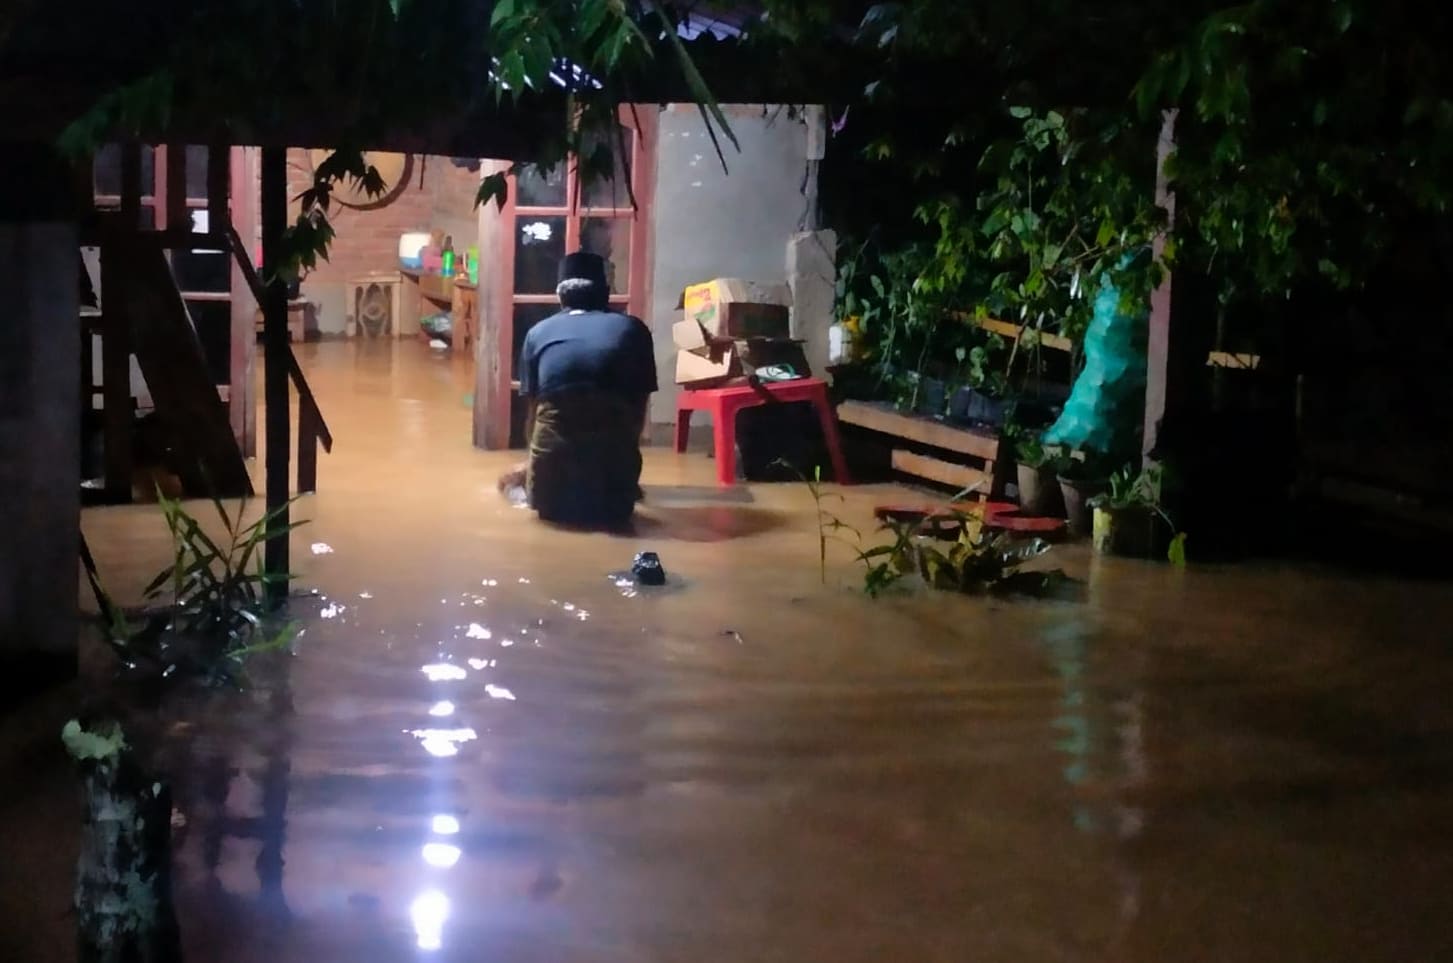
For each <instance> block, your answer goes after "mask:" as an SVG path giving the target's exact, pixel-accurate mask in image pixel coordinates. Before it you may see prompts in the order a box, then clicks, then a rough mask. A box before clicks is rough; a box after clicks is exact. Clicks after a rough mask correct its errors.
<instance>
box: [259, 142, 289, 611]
mask: <svg viewBox="0 0 1453 963" xmlns="http://www.w3.org/2000/svg"><path fill="white" fill-rule="evenodd" d="M287 220H288V155H287V150H286V148H282V147H264V148H263V149H262V252H263V263H264V264H265V265H266V266H267V268H266V270H265V272H264V277H265V278H266V279H267V288H266V290H265V293H264V297H263V304H262V314H263V335H262V338H263V366H264V367H263V418H264V422H265V425H266V431H267V458H266V469H267V510H268V512H270V513H272V512H276V513H277V515H276V516H275V518H274V525H275V526H279V527H286V526H287V524H288V508H287V504H288V497H289V478H288V458H289V448H290V446H289V444H288V437H289V431H290V428H291V424H290V418H291V415H290V413H289V411H288V375H289V371H288V362H289V356H290V355H291V351H290V349H289V348H288V290H287V286H286V284H285V283H284V282H283V279H282V276H281V275H280V274H279V272H278V266H279V265H280V264H281V263H282V260H283V251H282V240H283V232H284V231H285V230H286V229H287ZM288 548H289V544H288V535H287V534H286V533H283V534H281V535H275V536H273V537H271V538H269V539H267V543H266V545H265V547H264V549H263V564H264V567H265V568H266V570H267V572H268V573H269V574H271V575H273V576H277V577H278V580H277V581H273V582H269V583H268V597H269V599H270V600H271V601H272V602H273V604H275V605H280V604H282V603H283V602H284V601H286V599H287V595H288V583H287V581H286V580H285V579H284V578H282V576H285V575H286V574H287V572H288V567H289V561H288V555H289V551H288Z"/></svg>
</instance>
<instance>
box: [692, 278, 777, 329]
mask: <svg viewBox="0 0 1453 963" xmlns="http://www.w3.org/2000/svg"><path fill="white" fill-rule="evenodd" d="M791 303H792V291H791V289H790V288H788V286H787V285H786V284H784V283H781V282H767V281H745V280H742V279H741V278H717V279H715V280H713V281H707V282H706V283H704V284H693V285H691V286H690V287H688V288H687V289H686V291H685V293H684V294H683V295H682V296H681V304H682V307H684V308H685V310H686V318H687V320H689V321H695V322H697V323H698V324H700V325H701V326H702V328H704V329H705V331H706V333H707V334H708V335H711V336H713V337H718V338H785V337H787V334H788V331H789V330H790V325H789V310H788V306H789V305H791Z"/></svg>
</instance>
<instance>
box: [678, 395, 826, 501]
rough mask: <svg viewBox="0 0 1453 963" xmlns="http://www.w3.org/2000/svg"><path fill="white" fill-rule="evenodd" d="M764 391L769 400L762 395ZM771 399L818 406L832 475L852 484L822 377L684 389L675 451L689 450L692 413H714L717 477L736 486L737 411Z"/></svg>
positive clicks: (713, 431) (713, 429)
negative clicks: (687, 444) (830, 461)
mask: <svg viewBox="0 0 1453 963" xmlns="http://www.w3.org/2000/svg"><path fill="white" fill-rule="evenodd" d="M764 392H765V393H766V394H767V395H770V396H771V397H770V399H769V398H766V397H763V394H764ZM772 401H781V402H791V401H807V402H811V403H812V406H813V407H814V408H816V409H817V417H818V420H819V421H820V422H821V423H822V437H823V440H824V441H826V442H827V451H828V454H829V455H830V456H831V457H832V470H833V477H834V478H836V479H837V481H838V483H839V484H843V485H850V484H852V482H851V481H850V480H849V478H848V466H847V462H846V460H845V459H844V458H843V446H842V441H841V440H840V439H839V438H838V433H837V416H836V415H834V414H833V410H832V403H831V402H830V401H829V400H828V397H827V382H826V381H823V380H822V379H821V378H799V379H797V380H796V381H764V382H762V385H761V387H760V388H756V387H753V386H751V385H733V386H731V387H727V388H697V389H695V390H690V389H686V388H682V389H681V390H679V391H677V392H676V451H677V452H678V453H679V452H684V451H685V450H686V440H687V437H688V436H689V435H690V433H691V413H692V412H693V411H709V412H711V428H712V437H713V440H714V442H715V446H716V480H717V483H718V484H720V485H733V484H735V483H736V480H737V412H739V411H741V410H742V409H743V408H753V407H756V406H757V405H765V404H769V403H771V402H772Z"/></svg>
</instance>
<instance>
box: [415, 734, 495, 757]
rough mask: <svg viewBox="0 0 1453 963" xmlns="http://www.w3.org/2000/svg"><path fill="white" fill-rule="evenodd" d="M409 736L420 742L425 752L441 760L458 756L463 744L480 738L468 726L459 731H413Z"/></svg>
mask: <svg viewBox="0 0 1453 963" xmlns="http://www.w3.org/2000/svg"><path fill="white" fill-rule="evenodd" d="M409 735H411V736H413V737H414V738H415V739H417V740H419V745H421V746H423V748H424V751H425V752H427V753H428V754H429V755H431V756H437V757H439V758H441V759H442V758H446V757H448V756H455V755H458V754H459V746H460V744H461V743H465V742H473V741H474V740H475V739H478V738H479V734H478V733H477V732H475V731H474V730H473V729H471V728H469V727H467V726H464V727H461V728H458V729H412V730H410V731H409Z"/></svg>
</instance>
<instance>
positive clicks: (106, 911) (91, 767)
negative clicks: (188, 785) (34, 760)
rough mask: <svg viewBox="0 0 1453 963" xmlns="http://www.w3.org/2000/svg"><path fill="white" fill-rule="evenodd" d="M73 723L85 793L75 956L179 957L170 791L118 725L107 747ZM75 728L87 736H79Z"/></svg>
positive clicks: (124, 961) (161, 961)
mask: <svg viewBox="0 0 1453 963" xmlns="http://www.w3.org/2000/svg"><path fill="white" fill-rule="evenodd" d="M74 725H75V724H74V723H73V724H72V726H74ZM72 726H68V727H67V745H68V746H69V747H70V748H71V752H72V755H74V756H76V757H77V759H78V760H79V762H80V765H81V772H82V792H83V794H84V798H83V806H84V820H83V824H82V830H81V856H80V859H79V860H78V862H77V865H76V892H75V900H76V926H77V952H76V958H77V960H78V961H79V963H179V961H180V960H181V958H182V951H181V936H180V932H179V931H178V928H177V920H176V911H175V908H174V907H173V905H172V889H171V809H172V807H171V790H170V788H169V787H168V786H167V785H166V784H165V783H163V782H161V781H158V780H156V779H153V778H152V777H151V776H149V775H148V773H147V772H146V771H145V770H144V769H143V767H142V765H141V763H140V761H139V760H138V759H137V757H136V753H135V750H133V749H132V748H131V747H129V746H127V745H126V744H125V743H124V742H123V741H121V740H120V736H119V733H120V728H119V727H114V728H113V730H112V733H113V737H114V741H113V742H112V743H111V744H110V745H106V744H105V739H106V737H95V736H91V735H88V734H87V733H84V732H81V731H80V729H79V727H78V726H76V727H75V728H74V729H73V728H72ZM77 734H79V736H80V738H81V739H82V740H89V741H82V742H77V741H76V739H75V737H76V735H77ZM98 746H99V747H100V751H97V747H98ZM78 747H79V749H78Z"/></svg>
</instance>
